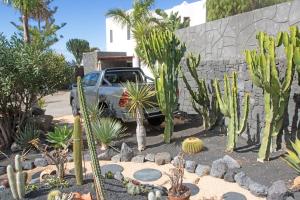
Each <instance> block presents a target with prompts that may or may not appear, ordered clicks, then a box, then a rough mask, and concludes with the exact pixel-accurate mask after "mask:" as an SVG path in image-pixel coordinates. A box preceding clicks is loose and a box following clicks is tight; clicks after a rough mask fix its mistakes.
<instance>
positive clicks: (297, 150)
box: [283, 138, 300, 173]
mask: <svg viewBox="0 0 300 200" xmlns="http://www.w3.org/2000/svg"><path fill="white" fill-rule="evenodd" d="M291 145H292V148H293V149H292V150H290V149H287V150H286V151H287V154H285V155H284V156H283V159H284V160H285V161H286V162H287V163H288V165H289V166H291V167H292V168H293V169H295V170H296V171H297V172H298V173H300V140H299V139H298V138H296V140H295V142H291Z"/></svg>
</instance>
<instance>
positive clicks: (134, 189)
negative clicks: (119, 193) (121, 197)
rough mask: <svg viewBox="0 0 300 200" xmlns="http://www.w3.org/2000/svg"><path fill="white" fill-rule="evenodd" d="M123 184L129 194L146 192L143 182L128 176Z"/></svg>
mask: <svg viewBox="0 0 300 200" xmlns="http://www.w3.org/2000/svg"><path fill="white" fill-rule="evenodd" d="M124 186H125V188H126V189H127V193H128V194H130V195H139V194H142V193H146V192H147V191H146V189H145V186H144V185H143V184H141V183H140V182H138V181H136V180H132V179H129V178H127V179H125V180H124Z"/></svg>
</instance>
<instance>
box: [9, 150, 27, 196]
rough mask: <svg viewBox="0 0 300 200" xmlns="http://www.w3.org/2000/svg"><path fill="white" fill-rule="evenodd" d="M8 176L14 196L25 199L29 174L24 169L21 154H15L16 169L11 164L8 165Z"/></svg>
mask: <svg viewBox="0 0 300 200" xmlns="http://www.w3.org/2000/svg"><path fill="white" fill-rule="evenodd" d="M7 177H8V182H9V186H10V190H11V193H12V196H13V198H14V199H17V200H20V199H24V197H25V186H26V177H27V174H26V172H23V170H22V162H21V156H20V155H16V156H15V170H14V168H13V167H12V166H11V165H8V166H7Z"/></svg>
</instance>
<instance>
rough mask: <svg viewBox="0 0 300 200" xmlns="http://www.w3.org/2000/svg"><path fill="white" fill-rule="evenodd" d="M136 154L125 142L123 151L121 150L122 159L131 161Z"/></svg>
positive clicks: (122, 160)
mask: <svg viewBox="0 0 300 200" xmlns="http://www.w3.org/2000/svg"><path fill="white" fill-rule="evenodd" d="M133 156H134V152H133V150H132V149H131V148H130V147H129V146H128V145H127V144H126V143H125V142H123V144H122V147H121V151H120V160H121V162H129V161H131V159H132V158H133Z"/></svg>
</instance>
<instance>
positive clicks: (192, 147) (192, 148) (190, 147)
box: [182, 137, 204, 154]
mask: <svg viewBox="0 0 300 200" xmlns="http://www.w3.org/2000/svg"><path fill="white" fill-rule="evenodd" d="M203 147H204V146H203V141H202V140H200V139H199V138H196V137H189V138H186V139H185V140H184V141H183V142H182V150H183V152H184V153H188V154H195V153H198V152H200V151H202V149H203Z"/></svg>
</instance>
